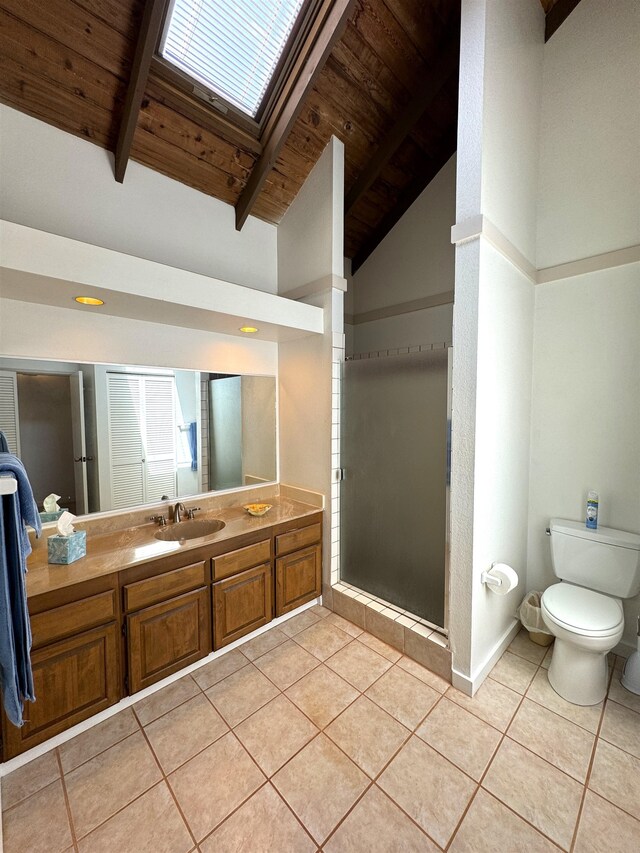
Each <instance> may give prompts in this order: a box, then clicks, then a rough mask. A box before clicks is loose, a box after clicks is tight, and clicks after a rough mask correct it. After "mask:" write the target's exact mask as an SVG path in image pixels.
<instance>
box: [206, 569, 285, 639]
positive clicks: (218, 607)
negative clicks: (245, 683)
mask: <svg viewBox="0 0 640 853" xmlns="http://www.w3.org/2000/svg"><path fill="white" fill-rule="evenodd" d="M272 619H273V595H272V591H271V563H265V564H264V565H262V566H256V567H255V568H253V569H249V570H248V571H245V572H240V573H239V574H237V575H233V576H232V577H229V578H227V579H226V580H222V581H218V583H214V585H213V647H214V649H221V648H222V647H223V646H226V645H228V643H232V642H233V641H234V640H238V639H240V637H244V635H245V634H250V633H251V632H252V631H255V630H256V628H260V627H261V626H262V625H266V624H267V622H271V620H272Z"/></svg>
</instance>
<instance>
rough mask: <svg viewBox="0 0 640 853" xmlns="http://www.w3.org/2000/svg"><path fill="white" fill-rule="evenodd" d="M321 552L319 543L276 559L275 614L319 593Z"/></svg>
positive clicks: (283, 611) (278, 614)
mask: <svg viewBox="0 0 640 853" xmlns="http://www.w3.org/2000/svg"><path fill="white" fill-rule="evenodd" d="M321 583H322V552H321V549H320V546H319V545H313V546H312V547H311V548H305V549H304V550H303V551H296V552H295V553H294V554H288V555H287V556H286V557H278V559H277V560H276V616H282V614H283V613H288V612H289V611H290V610H294V609H295V608H296V607H299V606H300V605H301V604H304V603H305V602H307V601H311V599H313V598H317V597H318V596H319V595H320V590H321Z"/></svg>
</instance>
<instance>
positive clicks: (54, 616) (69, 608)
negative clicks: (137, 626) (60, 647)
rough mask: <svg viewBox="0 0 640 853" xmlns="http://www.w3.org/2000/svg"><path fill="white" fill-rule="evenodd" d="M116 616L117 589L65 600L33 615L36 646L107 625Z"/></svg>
mask: <svg viewBox="0 0 640 853" xmlns="http://www.w3.org/2000/svg"><path fill="white" fill-rule="evenodd" d="M115 618H116V592H115V590H114V589H109V590H106V591H105V592H101V593H98V594H97V595H91V596H89V597H88V598H82V599H80V601H73V602H71V604H63V605H62V606H61V607H54V608H52V609H51V610H45V611H44V612H42V613H36V614H35V616H32V617H31V633H32V635H33V648H34V649H37V648H39V647H40V646H44V645H46V644H47V643H52V642H54V640H61V639H62V638H63V637H69V636H71V635H72V634H78V633H79V632H80V631H86V630H88V629H89V628H95V627H96V626H97V625H105V624H106V623H107V622H112V621H113V620H114V619H115Z"/></svg>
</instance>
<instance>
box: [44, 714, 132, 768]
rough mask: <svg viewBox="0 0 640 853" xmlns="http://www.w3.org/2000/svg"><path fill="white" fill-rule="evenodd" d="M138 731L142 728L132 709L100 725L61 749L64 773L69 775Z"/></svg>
mask: <svg viewBox="0 0 640 853" xmlns="http://www.w3.org/2000/svg"><path fill="white" fill-rule="evenodd" d="M137 731H140V727H139V726H138V721H137V720H136V718H135V715H134V713H133V711H132V710H131V708H126V709H125V710H124V711H120V713H118V714H115V715H114V716H113V717H109V719H107V720H105V721H104V722H102V723H98V725H97V726H93V728H90V729H88V730H87V731H86V732H83V733H82V734H80V735H77V736H76V737H74V738H72V739H71V740H68V741H67V742H66V743H63V744H62V745H61V746H60V747H59V752H60V761H61V762H62V772H63V773H68V772H69V771H70V770H73V768H74V767H78V766H79V765H80V764H83V763H84V762H85V761H88V760H89V759H90V758H93V757H94V755H98V753H100V752H104V751H105V749H109V747H110V746H113V745H114V744H116V743H118V742H119V741H121V740H124V738H126V737H128V736H129V735H131V734H133V733H134V732H137Z"/></svg>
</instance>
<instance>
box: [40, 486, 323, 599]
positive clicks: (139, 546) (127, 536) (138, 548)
mask: <svg viewBox="0 0 640 853" xmlns="http://www.w3.org/2000/svg"><path fill="white" fill-rule="evenodd" d="M268 502H269V503H270V504H272V505H273V508H272V509H271V510H269V512H268V513H267V514H266V515H263V516H261V517H260V518H256V517H255V516H251V515H249V513H248V512H246V511H245V510H244V509H243V508H242V506H233V507H225V508H224V509H214V510H211V511H209V512H201V513H198V515H197V518H198V519H199V520H205V519H211V518H219V519H220V520H221V521H224V522H225V527H224V528H223V529H222V530H220V531H218V532H217V533H212V534H211V535H209V536H201V537H199V538H197V539H189V540H183V541H179V542H163V541H161V540H159V539H156V538H155V536H154V534H155V533H156V531H157V530H158V529H159V528H158V526H157V525H156V524H154V523H148V524H143V525H140V526H138V527H128V528H125V529H123V530H118V531H115V532H109V533H95V534H92V533H90V532H87V555H86V557H83V558H82V559H80V560H77V561H76V562H75V563H72V564H71V565H69V566H59V565H49V563H48V562H47V548H46V541H45V542H44V543H43V545H44V547H37V548H35V549H34V551H33V553H32V554H31V556H30V557H29V558H28V560H27V596H28V597H30V598H31V597H33V596H36V595H42V594H43V593H46V592H53V591H54V590H56V589H61V588H62V587H66V586H71V585H73V584H76V583H81V582H82V581H87V580H91V579H93V578H97V577H102V576H103V575H109V574H113V573H114V572H121V571H124V570H125V569H129V568H132V567H133V566H139V565H141V564H143V563H148V562H151V561H152V560H158V559H162V558H163V557H169V556H171V555H172V554H177V553H179V552H181V551H185V552H186V551H193V550H194V549H196V548H202V547H204V546H207V545H215V544H217V543H219V542H225V541H227V540H232V539H235V538H236V537H238V536H243V535H245V534H247V533H253V532H255V531H258V530H263V529H264V530H266V529H267V528H269V527H274V526H275V525H277V524H282V523H283V522H285V521H294V520H296V519H299V518H304V517H305V516H308V515H314V514H315V513H318V512H321V510H320V509H319V508H318V507H317V506H311V505H310V504H305V503H302V502H300V501H295V500H291V499H290V498H285V497H273V498H269V500H268ZM53 532H54V531H53V530H52V531H47V532H45V533H43V535H42V538H43V539H45V540H46V537H47V535H51V534H52V533H53ZM38 544H40V543H38Z"/></svg>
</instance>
